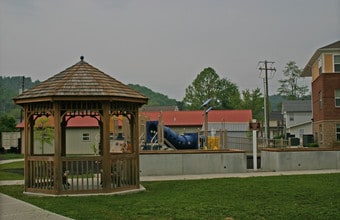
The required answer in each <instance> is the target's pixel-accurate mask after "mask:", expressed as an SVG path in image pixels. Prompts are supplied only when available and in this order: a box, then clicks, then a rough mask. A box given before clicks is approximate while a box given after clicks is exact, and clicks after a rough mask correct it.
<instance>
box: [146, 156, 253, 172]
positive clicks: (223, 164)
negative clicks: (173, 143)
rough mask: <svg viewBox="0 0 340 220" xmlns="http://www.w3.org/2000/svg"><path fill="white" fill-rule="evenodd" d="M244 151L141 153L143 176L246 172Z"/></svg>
mask: <svg viewBox="0 0 340 220" xmlns="http://www.w3.org/2000/svg"><path fill="white" fill-rule="evenodd" d="M246 165H247V158H246V154H245V152H244V151H238V152H234V151H233V152H228V151H200V152H197V151H168V152H143V153H141V154H140V170H141V173H140V174H141V176H160V175H190V174H212V173H242V172H246V170H247V168H246Z"/></svg>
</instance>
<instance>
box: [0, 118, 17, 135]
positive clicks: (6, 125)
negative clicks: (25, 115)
mask: <svg viewBox="0 0 340 220" xmlns="http://www.w3.org/2000/svg"><path fill="white" fill-rule="evenodd" d="M11 131H16V121H15V118H13V117H11V116H8V115H2V116H0V133H1V132H11Z"/></svg>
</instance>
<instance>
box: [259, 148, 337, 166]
mask: <svg viewBox="0 0 340 220" xmlns="http://www.w3.org/2000/svg"><path fill="white" fill-rule="evenodd" d="M261 168H262V170H263V171H292V170H322V169H340V149H339V150H334V149H322V148H319V149H308V148H307V149H306V148H303V149H264V150H262V151H261Z"/></svg>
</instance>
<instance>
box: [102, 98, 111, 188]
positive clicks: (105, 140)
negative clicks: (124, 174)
mask: <svg viewBox="0 0 340 220" xmlns="http://www.w3.org/2000/svg"><path fill="white" fill-rule="evenodd" d="M109 110H110V106H109V102H104V103H103V119H102V126H103V134H102V137H101V139H102V149H103V161H102V164H103V167H102V168H103V173H102V175H103V176H102V178H103V189H104V191H109V190H110V185H111V178H110V177H111V163H110V159H111V158H110V140H109V132H110V126H109V123H110V115H109Z"/></svg>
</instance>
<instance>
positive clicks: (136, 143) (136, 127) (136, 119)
mask: <svg viewBox="0 0 340 220" xmlns="http://www.w3.org/2000/svg"><path fill="white" fill-rule="evenodd" d="M133 115H134V117H133V120H132V123H133V125H132V128H133V130H132V132H131V134H132V137H131V140H132V141H133V148H134V150H133V151H134V152H133V153H134V154H135V155H136V164H135V167H136V173H135V174H134V175H135V176H136V187H137V188H139V185H140V181H139V179H140V178H139V140H138V138H139V132H138V131H139V114H138V109H137V111H134V114H133Z"/></svg>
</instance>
